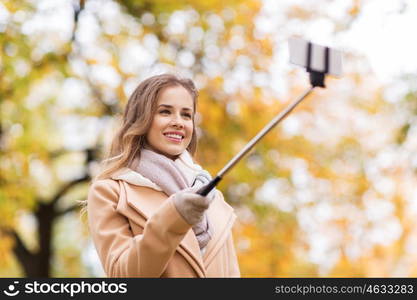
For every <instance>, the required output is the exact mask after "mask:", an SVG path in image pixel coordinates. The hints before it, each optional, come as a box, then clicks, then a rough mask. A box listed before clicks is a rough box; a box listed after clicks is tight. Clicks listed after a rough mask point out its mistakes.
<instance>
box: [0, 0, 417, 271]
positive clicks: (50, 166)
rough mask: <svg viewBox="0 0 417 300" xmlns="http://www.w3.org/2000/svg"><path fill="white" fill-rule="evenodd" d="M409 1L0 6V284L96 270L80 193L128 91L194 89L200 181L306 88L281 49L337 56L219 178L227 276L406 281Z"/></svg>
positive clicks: (197, 0) (155, 0) (70, 0)
mask: <svg viewBox="0 0 417 300" xmlns="http://www.w3.org/2000/svg"><path fill="white" fill-rule="evenodd" d="M415 28H417V2H416V1H414V0H403V1H401V0H398V1H391V0H363V1H359V0H335V1H329V0H316V1H309V0H291V1H290V0H280V1H274V0H265V1H261V0H244V1H243V0H231V1H220V0H211V1H208V0H193V1H183V0H176V1H168V0H126V1H122V0H119V1H116V0H88V1H82V0H81V1H80V0H1V1H0V49H1V50H0V214H1V218H0V276H2V277H27V276H31V277H35V276H36V277H48V276H49V277H101V276H105V274H104V273H103V270H102V268H101V265H100V262H99V260H98V257H97V254H96V252H95V249H94V246H93V244H92V242H91V240H90V238H89V234H88V228H87V226H86V216H85V215H81V214H80V209H79V201H82V200H85V199H86V195H87V191H88V186H89V184H90V182H91V178H92V177H93V176H94V175H95V174H96V172H97V167H98V162H99V161H100V160H101V159H102V158H103V157H104V155H105V154H106V151H107V147H108V145H109V142H110V140H111V138H112V134H113V133H114V131H115V129H116V128H117V125H118V121H119V118H120V114H121V112H122V110H123V108H124V105H125V104H126V102H127V99H128V97H129V95H130V93H131V92H132V91H133V89H134V88H135V87H136V86H137V85H138V83H139V82H140V81H141V80H143V79H145V78H147V77H149V76H151V75H155V74H160V73H164V72H174V73H177V74H180V75H182V76H186V77H190V78H192V79H193V80H194V81H195V83H196V85H197V87H198V89H199V91H200V98H199V108H198V111H199V113H198V114H197V119H196V122H197V125H198V135H199V137H200V141H199V150H198V153H197V156H196V159H197V161H198V162H199V163H200V164H201V165H202V166H204V167H205V168H207V170H209V171H210V172H211V173H212V174H213V175H214V174H216V173H217V172H218V171H219V170H220V169H221V168H222V167H223V166H224V164H225V163H227V162H228V161H229V159H231V158H232V157H233V155H235V154H236V153H237V152H238V151H239V150H240V149H241V148H242V146H244V145H245V144H246V143H247V142H248V141H249V140H250V139H251V138H252V137H253V136H254V135H255V134H256V133H257V132H258V131H259V130H260V129H261V128H262V127H263V126H264V125H265V124H266V123H267V122H269V121H270V120H271V119H272V118H273V116H275V115H276V114H277V113H278V112H279V111H280V110H282V109H283V108H285V107H286V106H287V105H288V104H289V103H290V102H291V101H293V100H294V99H295V98H296V97H298V96H299V95H300V94H301V93H302V92H303V91H304V90H305V89H306V88H307V87H308V86H309V82H308V75H307V73H306V72H305V71H304V70H303V69H300V68H297V67H295V66H292V65H290V64H289V53H288V44H287V41H288V38H289V37H292V36H298V37H302V38H305V39H309V40H311V41H313V42H315V43H319V44H322V45H327V46H331V47H334V48H336V49H339V50H342V51H343V52H344V57H343V59H344V76H343V77H342V78H340V79H334V78H327V80H326V84H327V88H326V89H318V90H317V91H316V92H315V93H314V94H313V95H312V96H310V97H309V98H308V99H306V100H305V101H304V102H303V103H302V104H301V105H300V106H299V107H298V108H297V109H296V110H295V111H294V112H293V113H292V114H291V115H290V116H289V117H288V118H287V119H286V120H285V121H284V122H283V123H281V124H280V125H279V126H278V127H277V128H275V129H274V130H273V131H272V132H271V133H270V134H269V135H268V136H267V137H266V138H265V139H263V140H262V141H261V142H260V143H259V144H258V145H257V147H256V148H255V150H254V151H253V152H251V154H250V155H249V156H248V157H247V158H245V159H244V160H243V161H241V162H240V163H239V164H238V165H237V167H236V168H235V169H233V171H232V172H231V173H229V174H228V175H227V176H226V177H225V179H224V180H223V181H222V182H221V183H220V185H219V189H220V190H221V191H222V192H223V193H224V195H225V198H226V200H227V202H228V203H229V204H231V205H232V206H233V207H234V208H235V210H236V214H237V216H238V221H237V223H236V226H235V229H234V234H235V243H236V248H237V251H238V258H239V262H240V266H241V272H242V276H244V277H275V276H277V277H278V276H279V277H323V276H326V277H338V276H344V277H356V276H361V277H400V276H401V277H413V276H417V224H416V223H417V172H416V171H417V138H416V136H417V58H416V57H415V56H416V53H417V39H415Z"/></svg>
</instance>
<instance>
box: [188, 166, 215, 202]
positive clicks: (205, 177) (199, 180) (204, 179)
mask: <svg viewBox="0 0 417 300" xmlns="http://www.w3.org/2000/svg"><path fill="white" fill-rule="evenodd" d="M211 179H212V178H211V175H210V173H209V172H207V171H206V170H201V171H200V173H199V174H197V176H196V177H195V179H194V182H193V184H192V187H197V186H198V189H197V190H199V189H200V188H202V187H203V186H205V185H207V184H208V183H209V182H210V181H211ZM197 190H196V191H197ZM216 191H217V190H216V188H214V189H212V190H211V191H210V192H209V193H208V194H207V196H206V197H209V198H211V199H214V197H215V195H216Z"/></svg>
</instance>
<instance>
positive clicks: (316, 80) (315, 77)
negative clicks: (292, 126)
mask: <svg viewBox="0 0 417 300" xmlns="http://www.w3.org/2000/svg"><path fill="white" fill-rule="evenodd" d="M313 45H314V44H312V43H311V42H307V45H306V46H307V52H306V70H307V72H309V73H310V84H311V87H310V88H309V89H308V90H307V91H305V92H304V94H303V95H301V96H300V97H299V98H298V99H297V100H296V101H294V102H293V103H292V104H291V105H289V106H288V107H287V108H286V109H284V110H283V111H281V112H280V113H279V114H278V115H277V116H276V117H275V118H274V119H272V120H271V121H270V122H269V123H268V124H267V125H266V126H265V127H264V128H263V129H262V130H261V131H260V132H259V133H258V134H257V135H256V136H255V137H254V138H252V140H250V142H249V143H248V144H246V146H245V147H244V148H243V149H242V150H240V152H239V153H238V154H236V155H235V156H234V157H233V158H232V159H231V160H230V161H229V162H228V163H227V165H226V166H225V167H224V168H223V169H222V170H221V171H220V172H219V173H218V174H217V175H216V177H214V178H213V179H212V180H211V181H210V182H209V183H208V184H207V185H205V186H203V187H202V188H200V189H199V190H198V191H197V194H199V195H201V196H206V195H207V194H208V193H209V192H210V191H211V190H212V189H214V188H215V186H216V185H217V184H218V183H219V182H220V180H222V178H223V176H224V175H225V174H226V173H227V172H229V171H230V170H231V169H232V168H233V167H234V166H235V165H236V164H237V163H238V162H239V161H240V160H241V159H242V158H243V157H244V156H245V154H246V153H248V152H249V151H250V150H251V149H252V148H253V147H254V146H255V145H256V143H258V142H259V140H260V139H262V138H263V137H264V136H265V135H266V134H267V133H268V132H270V131H271V130H272V129H273V128H274V127H275V126H276V125H277V124H278V123H279V122H281V121H282V120H283V119H284V118H285V117H286V116H287V115H288V114H289V113H290V112H291V111H292V110H293V109H294V108H295V107H296V106H297V105H298V104H299V103H300V102H301V101H303V100H304V98H306V97H307V96H308V95H309V94H310V93H311V92H312V91H313V89H314V88H315V87H322V88H324V87H325V85H324V79H325V76H326V74H327V73H328V72H329V61H330V49H329V48H328V47H325V48H324V68H321V70H320V71H317V70H316V69H314V70H313V68H312V58H313Z"/></svg>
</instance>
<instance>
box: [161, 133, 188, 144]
mask: <svg viewBox="0 0 417 300" xmlns="http://www.w3.org/2000/svg"><path fill="white" fill-rule="evenodd" d="M164 136H165V137H166V138H167V139H168V140H169V141H172V142H175V143H181V141H182V140H183V139H184V136H182V135H179V134H174V133H165V134H164Z"/></svg>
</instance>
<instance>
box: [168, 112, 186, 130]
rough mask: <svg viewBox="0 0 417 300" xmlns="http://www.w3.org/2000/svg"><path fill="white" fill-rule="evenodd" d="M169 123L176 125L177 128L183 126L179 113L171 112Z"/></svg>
mask: <svg viewBox="0 0 417 300" xmlns="http://www.w3.org/2000/svg"><path fill="white" fill-rule="evenodd" d="M170 125H171V126H173V127H177V128H183V127H184V123H183V119H182V118H181V116H180V115H179V114H172V118H171V121H170Z"/></svg>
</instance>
